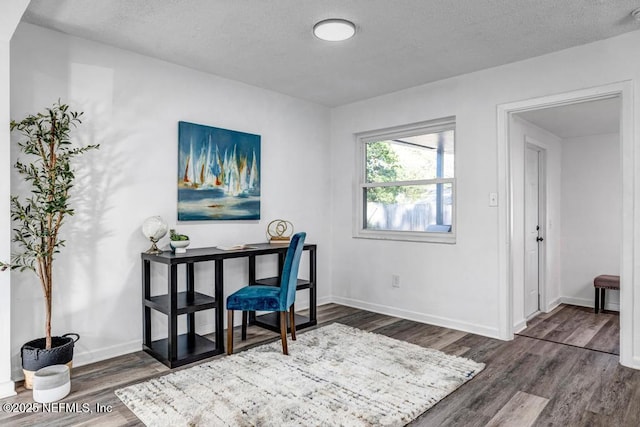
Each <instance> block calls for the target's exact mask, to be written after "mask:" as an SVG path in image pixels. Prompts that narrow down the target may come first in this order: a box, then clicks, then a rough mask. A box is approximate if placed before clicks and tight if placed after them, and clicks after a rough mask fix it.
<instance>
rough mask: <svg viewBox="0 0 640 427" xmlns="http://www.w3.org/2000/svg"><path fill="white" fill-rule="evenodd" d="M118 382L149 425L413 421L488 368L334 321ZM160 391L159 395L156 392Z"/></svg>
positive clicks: (124, 396)
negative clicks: (283, 346) (286, 347)
mask: <svg viewBox="0 0 640 427" xmlns="http://www.w3.org/2000/svg"><path fill="white" fill-rule="evenodd" d="M290 350H291V352H290V354H291V355H290V356H289V357H283V356H282V354H281V353H280V345H279V343H278V342H273V343H270V344H265V345H261V346H259V347H254V348H251V349H249V350H246V351H242V352H240V353H237V354H234V355H232V356H229V357H225V358H222V359H216V360H213V361H210V362H208V363H204V364H201V365H198V366H194V367H192V368H188V369H184V370H181V371H178V372H173V373H171V374H168V375H165V376H162V377H158V378H154V379H152V380H149V381H145V382H143V383H139V384H134V385H132V386H129V387H126V388H122V389H119V390H116V392H115V393H116V395H117V396H118V397H119V398H120V400H122V401H123V402H124V404H125V405H127V406H128V407H129V409H131V411H133V413H134V414H135V415H136V416H137V417H138V418H139V419H140V420H141V421H142V422H143V423H144V424H146V425H160V424H162V425H239V424H241V425H260V424H264V422H265V420H266V421H268V424H269V425H275V426H282V425H318V424H322V425H394V426H399V425H405V424H407V423H409V422H410V421H411V420H413V419H415V418H416V417H418V416H419V415H420V414H422V413H423V412H425V411H427V410H428V409H429V408H431V407H432V406H434V405H435V404H436V403H438V401H440V400H442V399H443V398H444V397H446V396H447V395H448V394H450V393H451V392H453V391H454V390H455V389H457V388H458V387H460V386H461V385H463V384H464V383H466V382H467V381H469V380H471V379H472V378H473V377H474V376H475V375H477V374H478V373H479V372H480V371H482V369H483V368H484V364H483V363H477V362H474V361H473V360H469V359H465V358H461V357H456V356H450V355H447V354H445V353H442V352H440V351H438V350H433V349H429V348H424V347H421V346H418V345H415V344H411V343H408V342H404V341H399V340H396V339H393V338H389V337H387V336H384V335H379V334H375V333H371V332H365V331H362V330H360V329H355V328H352V327H349V326H345V325H342V324H339V323H334V324H331V325H328V326H324V327H322V328H318V329H315V330H312V331H308V332H306V333H301V334H300V335H299V336H298V340H297V341H295V342H292V343H291V348H290ZM149 396H153V398H152V399H151V398H149Z"/></svg>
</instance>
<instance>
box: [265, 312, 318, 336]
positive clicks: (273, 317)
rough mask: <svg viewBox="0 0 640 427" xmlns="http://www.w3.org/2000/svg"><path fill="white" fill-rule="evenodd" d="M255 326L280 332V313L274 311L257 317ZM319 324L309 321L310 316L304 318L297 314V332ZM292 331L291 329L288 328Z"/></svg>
mask: <svg viewBox="0 0 640 427" xmlns="http://www.w3.org/2000/svg"><path fill="white" fill-rule="evenodd" d="M288 317H289V316H288V315H287V321H288ZM253 324H254V325H257V326H261V327H263V328H265V329H269V330H271V331H274V332H280V313H279V312H277V311H274V312H272V313H267V314H263V315H260V316H256V320H255V322H254V323H253ZM317 324H318V322H317V321H316V320H311V319H309V317H308V316H302V315H301V314H296V331H299V330H300V329H304V328H308V327H310V326H315V325H317ZM287 329H288V330H290V328H287Z"/></svg>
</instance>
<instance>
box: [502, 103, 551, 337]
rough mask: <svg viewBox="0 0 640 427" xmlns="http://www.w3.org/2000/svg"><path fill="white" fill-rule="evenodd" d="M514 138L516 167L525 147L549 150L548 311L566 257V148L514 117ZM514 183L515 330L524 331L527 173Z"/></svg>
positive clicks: (521, 163) (545, 303) (545, 281)
mask: <svg viewBox="0 0 640 427" xmlns="http://www.w3.org/2000/svg"><path fill="white" fill-rule="evenodd" d="M509 130H510V138H511V144H510V147H511V164H512V165H513V166H514V168H515V169H516V170H519V171H522V172H524V169H525V166H524V165H525V146H526V144H527V143H532V144H534V145H537V146H539V147H541V148H544V150H545V155H546V157H545V161H546V164H545V168H546V173H545V177H544V179H545V188H544V191H545V193H546V198H547V200H546V218H545V224H542V230H543V232H542V235H543V236H544V243H543V244H542V245H540V249H541V252H540V254H541V255H542V256H544V257H545V259H546V262H545V270H544V271H543V274H541V275H540V280H541V283H543V284H542V286H543V287H544V291H543V292H542V295H543V300H541V307H540V308H541V310H542V311H544V312H548V311H550V310H552V309H553V308H555V307H556V306H557V305H558V304H559V303H560V295H561V292H560V270H561V263H562V260H561V258H560V252H561V249H560V248H561V239H562V231H561V230H562V221H561V199H562V194H561V187H562V186H561V162H562V157H563V151H562V146H561V142H562V139H561V138H559V137H557V136H556V135H554V134H552V133H550V132H548V131H547V130H545V129H541V128H539V127H537V126H535V125H533V124H532V123H530V122H528V121H526V120H524V119H522V118H520V117H518V116H517V115H514V116H513V120H512V121H511V123H510V128H509ZM512 185H513V196H512V197H513V198H512V200H513V217H514V221H513V240H512V242H513V243H512V244H513V248H514V250H515V249H517V254H518V255H517V256H514V258H513V260H512V262H513V274H514V277H513V283H514V289H513V322H514V330H515V331H518V330H521V329H522V328H524V327H525V326H526V324H525V322H526V318H525V313H524V277H525V276H524V274H525V271H524V261H525V253H524V249H523V248H524V239H525V230H524V217H525V213H524V212H525V211H524V209H525V195H524V187H525V184H524V173H520V174H515V176H514V180H513V182H512Z"/></svg>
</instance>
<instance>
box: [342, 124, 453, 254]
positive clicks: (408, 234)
mask: <svg viewBox="0 0 640 427" xmlns="http://www.w3.org/2000/svg"><path fill="white" fill-rule="evenodd" d="M357 141H358V148H359V150H358V171H359V179H358V184H357V189H356V203H355V205H356V215H355V218H356V222H355V224H354V229H355V232H354V235H355V237H364V238H373V239H391V240H413V241H428V242H443V243H455V162H454V159H455V156H454V146H455V118H453V117H449V118H446V119H442V120H437V121H431V122H424V123H418V124H414V125H409V126H403V127H400V128H393V129H386V130H380V131H374V132H367V133H363V134H359V135H357Z"/></svg>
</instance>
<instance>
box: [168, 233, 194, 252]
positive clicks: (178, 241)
mask: <svg viewBox="0 0 640 427" xmlns="http://www.w3.org/2000/svg"><path fill="white" fill-rule="evenodd" d="M169 239H170V242H169V246H171V249H173V252H174V253H176V254H184V253H186V252H187V249H186V248H187V246H189V243H191V242H190V241H189V236H187V235H186V234H178V233H176V230H174V229H171V230H169Z"/></svg>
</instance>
